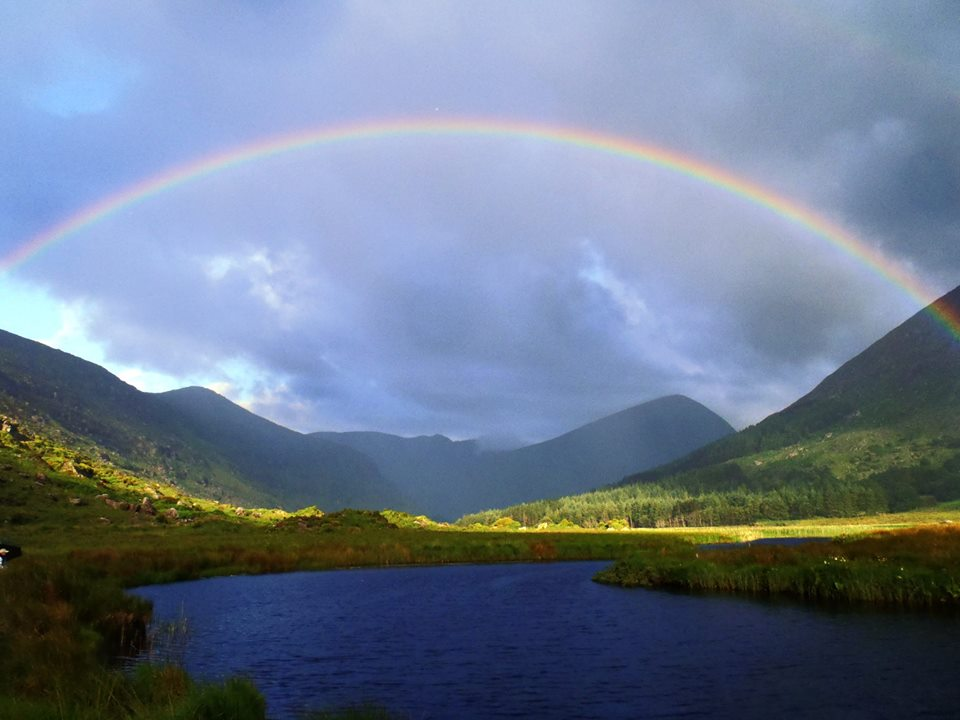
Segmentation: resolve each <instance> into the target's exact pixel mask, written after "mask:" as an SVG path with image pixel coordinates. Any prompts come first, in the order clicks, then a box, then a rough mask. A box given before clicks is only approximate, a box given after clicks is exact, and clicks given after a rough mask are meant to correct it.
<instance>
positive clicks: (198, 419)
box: [0, 331, 399, 510]
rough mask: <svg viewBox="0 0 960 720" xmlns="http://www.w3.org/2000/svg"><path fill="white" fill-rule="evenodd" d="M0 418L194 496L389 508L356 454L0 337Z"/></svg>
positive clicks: (204, 395) (382, 485) (392, 494)
mask: <svg viewBox="0 0 960 720" xmlns="http://www.w3.org/2000/svg"><path fill="white" fill-rule="evenodd" d="M0 412H2V413H6V414H8V415H11V416H13V417H16V418H20V419H22V420H23V421H28V422H30V423H31V424H32V425H33V426H38V428H42V429H43V430H44V432H45V433H47V434H51V435H53V436H55V437H57V438H58V439H59V440H61V441H62V442H64V443H65V444H69V445H71V446H72V447H78V448H83V449H85V450H86V451H88V452H91V453H97V454H100V455H107V456H109V457H110V459H111V460H112V461H113V462H114V463H116V464H118V465H120V466H123V467H126V468H128V469H130V470H133V471H136V472H138V473H140V474H143V475H146V476H147V477H157V478H161V477H162V478H165V479H168V480H170V481H172V482H175V483H176V484H178V485H180V486H181V487H183V488H184V489H185V490H187V491H189V492H192V493H195V494H197V495H201V496H205V497H212V498H215V499H223V500H230V501H233V502H238V503H240V502H242V503H244V504H258V505H280V506H283V507H286V508H291V509H295V508H298V507H302V506H305V505H317V506H319V507H321V508H322V509H324V510H334V509H338V508H342V507H347V506H354V507H374V508H381V507H387V506H392V505H395V504H398V503H399V497H398V494H397V491H396V488H395V487H393V486H392V485H391V484H390V483H389V482H388V481H386V480H384V478H383V477H382V476H381V475H380V473H379V471H378V469H377V467H376V465H375V464H374V463H373V461H371V460H370V459H369V458H367V457H365V456H364V455H363V454H362V453H360V452H357V451H355V450H352V449H350V448H346V447H344V446H343V445H337V444H334V443H331V442H327V441H324V440H322V439H321V438H315V437H309V436H306V435H302V434H300V433H296V432H294V431H292V430H288V429H286V428H283V427H280V426H279V425H276V424H274V423H272V422H270V421H268V420H265V419H263V418H260V417H258V416H256V415H254V414H252V413H249V412H247V411H246V410H244V409H243V408H240V407H238V406H237V405H234V404H233V403H231V402H230V401H229V400H227V399H226V398H223V397H220V396H219V395H217V394H216V393H214V392H212V391H209V390H204V389H201V388H187V389H184V390H177V391H173V392H170V393H163V394H159V395H156V394H150V393H143V392H140V391H139V390H137V389H136V388H134V387H132V386H130V385H128V384H127V383H124V382H123V381H122V380H120V379H119V378H117V377H116V376H114V375H112V374H111V373H109V372H107V371H106V370H104V369H103V368H102V367H99V366H98V365H95V364H93V363H90V362H87V361H86V360H81V359H80V358H77V357H74V356H73V355H69V354H68V353H64V352H61V351H59V350H54V349H51V348H49V347H47V346H46V345H43V344H41V343H37V342H33V341H31V340H26V339H24V338H21V337H18V336H16V335H13V334H11V333H8V332H4V331H0Z"/></svg>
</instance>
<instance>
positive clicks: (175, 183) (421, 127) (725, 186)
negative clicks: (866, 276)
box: [0, 116, 960, 338]
mask: <svg viewBox="0 0 960 720" xmlns="http://www.w3.org/2000/svg"><path fill="white" fill-rule="evenodd" d="M411 136H413V137H416V136H424V137H442V136H454V137H456V136H481V137H493V138H496V137H503V138H525V139H533V140H537V141H541V142H545V143H554V144H560V145H567V146H573V147H579V148H583V149H586V150H590V151H594V152H599V153H604V154H608V155H615V156H618V157H622V158H626V159H630V160H635V161H638V162H641V163H644V164H647V165H652V166H655V167H658V168H661V169H663V170H666V171H669V172H672V173H675V174H678V175H681V176H686V177H688V178H692V179H694V180H697V181H700V182H703V183H705V184H707V185H711V186H713V187H715V188H718V189H720V190H722V191H724V192H726V193H728V194H730V195H733V196H736V197H738V198H740V199H742V200H744V201H746V202H747V203H749V204H752V205H756V206H759V207H762V208H765V209H766V210H768V211H770V212H771V213H773V214H775V215H778V216H780V217H781V218H783V219H784V220H785V221H787V222H789V223H791V224H794V225H797V226H799V227H801V228H804V229H805V230H806V231H808V232H810V233H812V234H813V235H815V236H817V237H819V238H821V239H823V240H825V241H826V242H828V243H829V244H831V245H833V246H835V247H836V248H838V249H839V250H840V251H841V252H842V253H844V254H846V255H848V256H850V257H852V258H854V259H855V260H857V261H859V262H861V263H863V264H865V265H866V266H868V267H869V268H871V269H872V270H873V271H874V272H876V273H878V274H879V275H880V276H881V277H883V278H885V279H886V280H887V281H889V282H890V283H891V284H893V285H895V286H897V287H899V288H901V289H902V290H904V291H905V292H906V293H907V294H908V295H910V296H911V297H912V298H914V299H915V300H916V302H917V303H918V305H919V306H927V305H930V304H931V303H932V302H933V300H934V299H935V296H934V295H933V294H932V293H931V292H929V291H928V290H927V289H926V288H925V287H924V286H923V285H922V284H921V283H920V281H919V280H918V279H917V278H916V277H915V276H914V275H913V274H912V273H910V272H909V271H908V270H907V269H906V268H904V267H903V266H901V265H900V264H898V263H896V262H894V261H893V260H892V259H890V258H888V257H887V256H886V255H884V254H883V253H881V252H880V251H879V250H877V249H875V248H873V247H871V246H870V245H868V244H866V243H865V242H863V241H862V240H860V239H859V238H857V237H856V236H855V235H854V234H852V233H851V232H850V231H848V230H846V229H845V228H843V227H842V226H840V225H839V224H837V223H835V222H833V221H832V220H830V219H828V218H826V217H824V216H823V215H820V214H818V213H816V212H814V211H813V210H811V209H809V208H807V207H804V206H803V205H801V204H800V203H798V202H795V201H793V200H791V199H789V198H787V197H784V196H782V195H779V194H777V193H775V192H774V191H772V190H769V189H767V188H765V187H763V186H761V185H759V184H757V183H755V182H753V181H751V180H749V179H746V178H744V177H741V176H738V175H735V174H733V173H731V172H728V171H727V170H724V169H723V168H720V167H717V166H714V165H709V164H707V163H705V162H703V161H701V160H698V159H697V158H694V157H692V156H689V155H683V154H680V153H678V152H675V151H673V150H670V149H667V148H663V147H657V146H654V145H649V144H645V143H642V142H639V141H637V140H634V139H632V138H629V137H624V136H619V135H612V134H605V133H600V132H596V131H593V130H588V129H584V128H579V127H569V126H560V125H548V124H544V123H538V122H531V121H523V120H504V119H498V118H482V117H436V116H428V117H412V118H395V119H386V120H385V119H378V120H370V121H363V122H352V123H345V124H340V125H328V126H321V127H319V128H310V129H306V130H301V131H297V132H292V133H287V134H281V135H275V136H270V137H266V138H261V139H258V140H254V141H253V142H250V143H246V144H242V145H238V146H234V147H231V148H228V149H226V150H223V151H219V152H215V153H212V154H209V155H204V156H202V157H200V158H197V159H195V160H191V161H189V162H187V163H184V164H181V165H176V166H174V167H171V168H168V169H166V170H164V171H162V172H160V173H158V174H156V175H151V176H150V177H147V178H145V179H143V180H140V181H139V182H137V183H134V184H133V185H130V186H128V187H126V188H124V189H122V190H120V191H119V192H116V193H114V194H112V195H108V196H106V197H104V198H102V199H100V200H99V201H97V202H95V203H93V204H91V205H88V206H86V207H84V208H82V209H81V210H80V211H78V212H77V213H75V214H73V215H71V216H70V217H68V218H65V219H64V220H62V221H60V222H59V223H57V224H56V225H53V226H51V227H49V228H47V229H45V230H43V231H41V232H40V233H38V234H36V235H34V236H33V237H31V238H29V239H28V240H26V241H25V242H24V243H23V244H21V245H19V246H18V247H16V248H14V249H13V250H12V251H11V252H10V253H8V254H7V255H6V256H4V257H2V258H0V274H3V273H6V272H9V271H10V270H11V269H13V268H15V267H17V266H19V265H21V264H23V263H25V262H26V261H28V260H29V259H30V258H31V257H33V256H35V255H36V254H37V253H39V252H41V251H43V250H44V249H45V248H48V247H50V246H52V245H54V244H56V243H58V242H60V241H63V240H65V239H66V238H68V237H70V236H71V235H74V234H76V233H78V232H80V231H81V230H84V229H85V228H88V227H91V226H93V225H95V224H96V223H98V222H100V221H101V220H104V219H106V218H108V217H110V216H111V215H113V214H114V213H116V212H118V211H119V210H122V209H125V208H129V207H131V206H133V205H136V204H138V203H141V202H144V201H145V200H147V199H149V198H152V197H155V196H157V195H160V194H162V193H164V192H166V191H168V190H172V189H174V188H176V187H179V186H182V185H185V184H187V183H190V182H193V181H195V180H199V179H201V178H204V177H207V176H210V175H213V174H216V173H219V172H223V171H225V170H229V169H230V168H234V167H237V166H240V165H245V164H248V163H252V162H256V161H258V160H263V159H266V158H270V157H275V156H278V155H283V154H287V153H293V152H296V151H299V150H304V149H307V148H314V147H317V146H323V145H330V144H338V143H347V142H358V141H363V140H374V139H385V138H391V137H411ZM932 312H933V313H934V314H935V315H936V316H937V317H938V319H940V320H941V321H942V322H943V323H944V324H945V325H946V326H947V327H948V328H949V329H950V331H951V332H952V333H953V334H954V336H956V337H957V338H960V315H957V314H956V313H951V312H947V311H945V310H942V309H939V310H938V309H936V308H934V309H933V311H932Z"/></svg>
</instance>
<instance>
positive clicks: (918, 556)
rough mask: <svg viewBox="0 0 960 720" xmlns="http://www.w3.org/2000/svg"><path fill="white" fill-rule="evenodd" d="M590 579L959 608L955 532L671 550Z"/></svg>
mask: <svg viewBox="0 0 960 720" xmlns="http://www.w3.org/2000/svg"><path fill="white" fill-rule="evenodd" d="M596 579H597V580H598V581H600V582H604V583H611V584H617V585H621V586H624V587H655V588H671V589H680V590H686V591H694V592H735V593H744V594H749V595H754V596H788V597H795V598H800V599H804V600H809V601H815V602H831V603H845V604H850V603H872V604H877V605H889V606H898V607H909V608H934V607H936V608H951V609H960V527H957V526H955V525H939V526H923V527H918V528H914V529H909V530H895V531H882V532H877V533H873V534H870V535H867V536H861V537H851V538H844V537H838V538H835V539H834V540H832V541H830V542H826V543H809V544H803V545H798V546H792V547H784V546H770V545H752V546H745V547H740V548H734V549H713V550H704V549H700V548H698V547H696V546H693V545H690V546H687V547H686V548H680V547H676V546H675V547H674V548H673V549H672V551H670V552H649V551H641V552H638V553H636V554H634V555H632V556H631V557H628V558H623V559H620V560H618V561H617V562H616V563H615V564H614V565H613V566H612V567H610V568H608V569H606V570H604V571H602V572H600V573H599V574H598V575H597V577H596Z"/></svg>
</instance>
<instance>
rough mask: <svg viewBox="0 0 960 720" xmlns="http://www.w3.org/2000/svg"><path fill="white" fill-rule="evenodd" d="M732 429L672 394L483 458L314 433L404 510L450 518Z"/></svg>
mask: <svg viewBox="0 0 960 720" xmlns="http://www.w3.org/2000/svg"><path fill="white" fill-rule="evenodd" d="M732 432H733V428H732V427H730V425H729V424H728V423H727V422H726V421H725V420H723V419H722V418H721V417H720V416H718V415H717V414H715V413H713V412H711V411H710V410H708V409H707V408H705V407H704V406H703V405H700V404H699V403H697V402H694V401H693V400H691V399H689V398H686V397H683V396H679V395H674V396H670V397H664V398H660V399H658V400H653V401H651V402H647V403H644V404H642V405H637V406H635V407H632V408H629V409H627V410H623V411H622V412H618V413H615V414H614V415H610V416H608V417H605V418H602V419H600V420H597V421H595V422H592V423H589V424H588V425H584V426H583V427H580V428H577V429H576V430H572V431H571V432H568V433H566V434H564V435H561V436H559V437H556V438H553V439H552V440H547V441H545V442H542V443H538V444H536V445H530V446H527V447H522V448H519V449H515V450H509V451H500V452H484V451H482V450H481V449H480V447H479V445H478V444H477V443H476V442H475V441H461V442H454V441H452V440H449V439H448V438H445V437H443V436H439V435H435V436H432V437H416V438H401V437H397V436H394V435H384V434H382V433H317V435H319V436H320V437H323V438H326V439H329V440H335V441H337V442H341V443H343V444H345V445H348V446H350V447H352V448H355V449H357V450H360V451H361V452H363V453H364V454H366V455H368V456H370V457H371V458H373V459H374V461H375V462H376V463H377V465H378V466H379V467H380V470H381V472H382V473H383V474H384V475H385V476H386V477H387V478H388V479H390V480H392V481H393V482H394V483H395V484H396V485H397V486H398V487H400V488H401V491H402V492H403V494H404V495H405V496H406V498H407V499H408V501H409V506H408V509H409V510H411V511H414V512H419V513H424V514H427V515H430V516H431V517H434V518H439V519H452V518H456V517H459V516H460V515H463V514H465V513H467V512H473V511H477V510H482V509H485V508H488V507H496V506H502V505H508V504H512V503H516V502H522V501H525V500H533V499H537V498H542V497H555V496H557V495H564V494H570V493H576V492H583V491H585V490H590V489H593V488H597V487H600V486H602V485H606V484H609V483H613V482H616V481H618V480H619V479H621V478H622V477H623V476H624V475H626V474H627V473H630V472H635V471H638V470H642V469H645V468H651V467H654V466H656V465H659V464H662V463H664V462H667V461H668V460H671V459H673V458H676V457H679V456H681V455H684V454H686V453H688V452H690V451H691V450H692V449H694V448H698V447H700V446H702V445H704V444H706V443H709V442H711V441H713V440H716V439H717V438H721V437H724V436H726V435H729V434H730V433H732Z"/></svg>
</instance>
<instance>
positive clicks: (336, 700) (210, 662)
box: [135, 562, 960, 720]
mask: <svg viewBox="0 0 960 720" xmlns="http://www.w3.org/2000/svg"><path fill="white" fill-rule="evenodd" d="M605 565H606V563H598V562H577V563H552V564H516V565H451V566H442V567H411V568H389V569H364V570H341V571H332V572H312V573H291V574H285V575H261V576H237V577H226V578H214V579H210V580H200V581H194V582H185V583H176V584H171V585H162V586H152V587H145V588H139V589H137V590H136V591H135V592H136V593H137V594H139V595H141V596H144V597H147V598H150V599H151V600H153V602H154V604H155V616H156V618H157V619H158V620H160V621H163V620H175V619H178V618H181V617H182V618H185V619H186V621H187V623H188V624H189V627H190V631H189V633H188V639H187V642H186V644H185V647H183V648H182V649H180V650H178V651H177V654H178V655H182V661H183V662H184V664H185V665H186V667H187V669H188V670H189V671H190V672H191V673H193V674H194V675H196V676H198V677H205V678H210V679H215V678H220V677H223V676H226V675H232V674H243V675H246V676H248V677H250V678H252V679H253V680H254V682H255V683H256V684H257V686H258V687H259V689H260V690H261V691H262V692H263V693H264V695H265V696H266V698H267V702H268V711H269V716H270V717H271V718H293V717H296V715H297V713H298V712H299V711H301V710H302V709H304V708H312V709H320V708H331V707H343V706H346V705H353V704H357V703H360V702H363V701H370V702H375V703H379V704H381V705H383V706H385V707H387V708H388V709H390V710H392V711H396V712H398V713H402V714H405V715H406V716H407V717H410V718H521V717H522V718H675V717H684V718H708V717H709V718H728V717H729V718H750V717H758V718H759V717H763V718H769V717H816V718H833V717H836V718H844V719H846V720H849V719H850V718H920V717H929V718H934V717H943V718H947V717H949V718H955V717H957V716H958V714H960V683H958V682H957V665H956V658H957V651H956V647H957V641H958V639H960V633H958V630H960V619H958V618H957V617H955V616H946V615H925V614H922V613H913V614H908V613H897V612H880V611H857V612H853V611H849V610H846V611H843V610H826V609H813V608H810V607H806V606H803V605H799V604H795V603H790V602H768V601H758V600H749V599H743V598H733V597H718V596H690V595H682V594H675V593H668V592H660V591H651V590H641V589H629V590H627V589H622V588H616V587H609V586H604V585H599V584H597V583H594V582H592V581H591V577H592V575H593V574H594V573H595V572H596V571H597V570H599V569H600V568H602V567H604V566H605Z"/></svg>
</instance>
